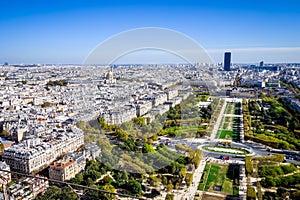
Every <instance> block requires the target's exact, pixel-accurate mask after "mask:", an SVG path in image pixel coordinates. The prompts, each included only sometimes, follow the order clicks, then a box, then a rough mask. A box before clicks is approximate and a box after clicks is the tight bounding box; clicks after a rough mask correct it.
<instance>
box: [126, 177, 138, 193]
mask: <svg viewBox="0 0 300 200" xmlns="http://www.w3.org/2000/svg"><path fill="white" fill-rule="evenodd" d="M127 190H128V191H130V193H131V194H134V195H138V194H140V193H141V191H142V185H141V183H140V182H138V181H136V180H130V181H128V184H127Z"/></svg>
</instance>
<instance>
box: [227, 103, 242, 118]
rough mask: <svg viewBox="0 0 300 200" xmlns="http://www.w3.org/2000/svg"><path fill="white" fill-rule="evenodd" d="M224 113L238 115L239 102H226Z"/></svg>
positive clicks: (239, 110)
mask: <svg viewBox="0 0 300 200" xmlns="http://www.w3.org/2000/svg"><path fill="white" fill-rule="evenodd" d="M225 114H231V115H240V114H241V103H234V102H228V103H227V105H226V110H225Z"/></svg>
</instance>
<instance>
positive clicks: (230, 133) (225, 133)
mask: <svg viewBox="0 0 300 200" xmlns="http://www.w3.org/2000/svg"><path fill="white" fill-rule="evenodd" d="M232 136H233V131H230V130H222V131H221V134H220V138H221V139H231V138H232Z"/></svg>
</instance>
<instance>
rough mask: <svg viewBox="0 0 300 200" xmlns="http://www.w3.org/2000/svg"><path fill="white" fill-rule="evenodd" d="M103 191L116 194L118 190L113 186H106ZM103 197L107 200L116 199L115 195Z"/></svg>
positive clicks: (107, 194) (108, 194) (106, 194)
mask: <svg viewBox="0 0 300 200" xmlns="http://www.w3.org/2000/svg"><path fill="white" fill-rule="evenodd" d="M102 189H103V190H106V191H108V192H116V189H115V187H114V186H113V185H111V184H109V183H108V184H105V185H104V186H103V187H102ZM103 196H105V197H106V199H108V200H111V199H114V198H115V195H114V194H110V193H105V194H104V195H103Z"/></svg>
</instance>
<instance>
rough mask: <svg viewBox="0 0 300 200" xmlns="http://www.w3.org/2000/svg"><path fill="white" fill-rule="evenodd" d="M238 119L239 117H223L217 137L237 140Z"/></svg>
mask: <svg viewBox="0 0 300 200" xmlns="http://www.w3.org/2000/svg"><path fill="white" fill-rule="evenodd" d="M240 120H241V119H240V118H239V117H223V120H222V124H221V127H220V130H219V131H218V134H217V137H218V138H220V139H228V140H236V141H239V139H240V131H241V129H240V122H241V121H240Z"/></svg>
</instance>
